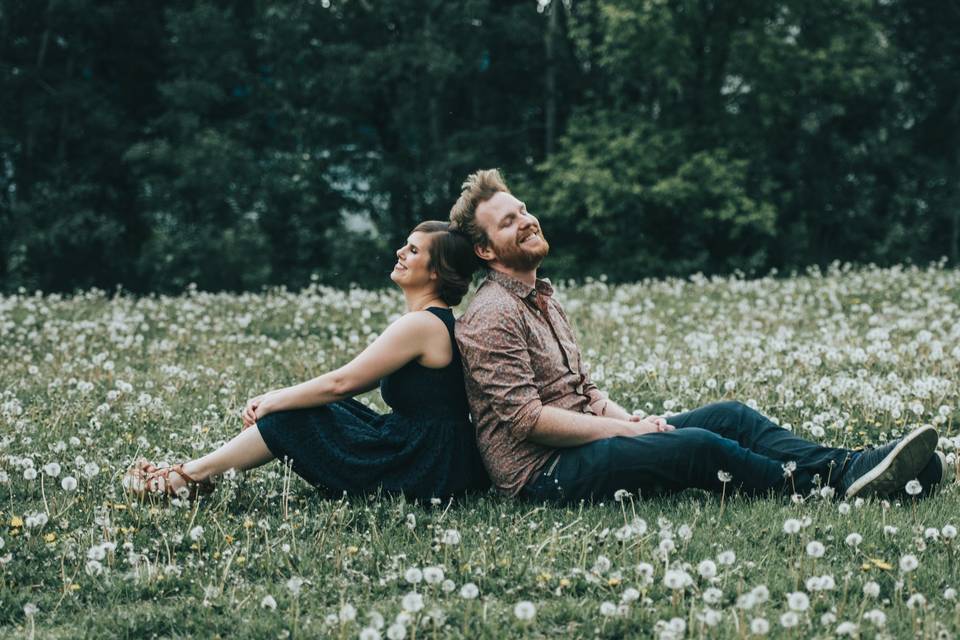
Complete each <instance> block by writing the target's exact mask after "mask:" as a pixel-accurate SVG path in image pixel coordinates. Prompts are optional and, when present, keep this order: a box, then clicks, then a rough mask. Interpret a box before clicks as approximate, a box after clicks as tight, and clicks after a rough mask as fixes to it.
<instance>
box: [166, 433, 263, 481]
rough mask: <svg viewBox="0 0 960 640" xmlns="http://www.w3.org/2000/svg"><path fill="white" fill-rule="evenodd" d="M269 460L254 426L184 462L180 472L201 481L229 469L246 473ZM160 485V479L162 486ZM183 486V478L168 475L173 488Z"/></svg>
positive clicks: (174, 473) (261, 438) (172, 473)
mask: <svg viewBox="0 0 960 640" xmlns="http://www.w3.org/2000/svg"><path fill="white" fill-rule="evenodd" d="M271 460H273V454H272V453H270V449H268V448H267V445H266V443H265V442H264V441H263V436H261V435H260V430H259V429H257V425H253V426H252V427H248V428H247V429H244V430H243V431H241V432H240V433H239V434H237V435H236V436H235V437H234V438H233V439H232V440H230V442H228V443H226V444H225V445H223V446H222V447H220V448H219V449H217V450H216V451H212V452H210V453H208V454H207V455H205V456H203V457H202V458H197V459H196V460H191V461H190V462H187V463H184V465H183V470H184V471H185V472H186V473H187V475H189V476H190V477H191V478H193V479H194V480H197V481H203V480H206V479H208V478H212V477H214V476H219V475H220V474H222V473H223V472H224V471H227V470H228V469H236V470H237V471H246V470H247V469H253V468H254V467H259V466H260V465H263V464H266V463H267V462H270V461H271ZM162 482H163V481H162V480H160V483H161V485H162ZM184 484H185V483H184V480H183V478H181V477H180V475H179V474H178V473H176V472H175V471H174V472H171V473H170V485H171V486H172V487H173V488H174V489H179V488H180V487H182V486H183V485H184Z"/></svg>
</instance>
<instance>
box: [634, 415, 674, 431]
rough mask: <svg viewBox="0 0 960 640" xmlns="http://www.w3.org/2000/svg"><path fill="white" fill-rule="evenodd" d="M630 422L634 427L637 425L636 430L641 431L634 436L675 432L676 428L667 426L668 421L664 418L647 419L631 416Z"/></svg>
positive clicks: (653, 417)
mask: <svg viewBox="0 0 960 640" xmlns="http://www.w3.org/2000/svg"><path fill="white" fill-rule="evenodd" d="M628 422H629V423H630V424H632V425H636V428H637V429H638V430H639V431H638V433H636V434H632V435H643V434H646V433H666V432H668V431H673V430H674V426H673V425H672V424H667V419H666V418H664V417H663V416H647V417H646V418H641V417H640V416H630V419H629V420H628Z"/></svg>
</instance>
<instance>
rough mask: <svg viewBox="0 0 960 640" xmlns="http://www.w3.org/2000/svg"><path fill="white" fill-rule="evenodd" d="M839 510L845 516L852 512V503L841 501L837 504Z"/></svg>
mask: <svg viewBox="0 0 960 640" xmlns="http://www.w3.org/2000/svg"><path fill="white" fill-rule="evenodd" d="M837 511H838V512H840V515H842V516H845V515H847V514H849V513H850V503H849V502H841V503H840V504H838V505H837Z"/></svg>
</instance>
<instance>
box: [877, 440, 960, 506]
mask: <svg viewBox="0 0 960 640" xmlns="http://www.w3.org/2000/svg"><path fill="white" fill-rule="evenodd" d="M952 471H953V469H952V468H951V467H949V466H948V465H947V456H945V455H943V453H942V452H940V451H934V452H933V455H932V456H930V459H929V460H928V461H927V465H926V466H925V467H924V468H923V469H921V470H920V473H919V474H918V475H917V481H918V482H919V483H920V493H918V494H916V495H910V494H909V493H907V489H906V486H903V487H900V489H899V490H898V491H895V492H894V493H893V494H891V496H890V497H891V498H895V499H897V500H900V501H903V502H909V501H911V500H922V499H923V498H928V497H930V496H932V495H933V494H934V493H936V492H937V490H938V489H939V488H940V486H941V485H942V484H943V483H944V482H949V481H950V474H951V473H952Z"/></svg>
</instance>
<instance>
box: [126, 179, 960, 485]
mask: <svg viewBox="0 0 960 640" xmlns="http://www.w3.org/2000/svg"><path fill="white" fill-rule="evenodd" d="M549 249H550V245H549V244H548V242H547V240H546V239H545V237H544V234H543V230H542V229H541V227H540V223H539V221H538V220H537V218H536V217H534V216H533V215H532V214H531V213H530V212H528V211H527V207H526V204H525V203H524V202H523V201H521V200H519V199H518V198H517V197H515V196H514V195H513V194H512V193H511V192H510V190H509V189H508V188H507V185H506V183H505V182H504V181H503V179H502V177H501V175H500V173H499V172H498V171H497V170H495V169H491V170H484V171H478V172H476V173H473V174H471V175H470V176H468V177H467V179H466V181H465V182H464V183H463V187H462V191H461V194H460V197H459V199H458V200H457V201H456V203H455V204H454V205H453V208H452V210H451V212H450V222H449V223H448V222H438V221H428V222H423V223H421V224H419V225H417V227H415V228H414V229H413V231H412V232H411V233H410V236H409V237H408V238H407V242H406V244H404V246H402V247H401V248H400V249H398V250H397V263H396V265H395V266H394V268H393V271H392V272H391V274H390V278H391V280H393V281H394V283H396V284H397V285H398V286H399V287H400V288H401V290H402V291H403V295H404V299H405V301H406V310H407V311H406V313H405V314H404V315H403V316H401V317H400V318H399V319H397V320H396V321H395V322H393V323H392V324H391V325H390V326H389V327H387V328H386V330H384V332H383V333H382V334H381V335H380V336H379V337H378V338H377V339H376V340H375V341H374V342H373V343H372V344H371V345H370V346H368V347H367V348H366V349H364V351H363V352H361V353H360V354H359V355H358V356H357V357H356V358H354V359H353V360H352V361H351V362H350V363H349V364H347V365H345V366H343V367H341V368H339V369H337V370H335V371H331V372H329V373H325V374H323V375H321V376H319V377H317V378H314V379H312V380H308V381H306V382H303V383H300V384H298V385H294V386H290V387H286V388H283V389H277V390H274V391H270V392H268V393H264V394H262V395H260V396H257V397H255V398H252V399H251V400H250V401H248V402H247V405H246V407H245V408H244V410H243V415H242V418H243V429H242V431H241V432H240V434H239V435H237V436H236V437H234V438H233V439H232V440H231V441H230V442H228V443H227V444H225V445H223V446H222V447H220V448H219V449H217V450H216V451H213V452H211V453H209V454H207V455H205V456H203V457H201V458H198V459H195V460H190V461H188V462H184V463H181V464H176V465H173V466H164V467H157V466H155V465H154V464H152V463H150V462H148V461H146V460H141V461H139V462H137V463H136V464H135V465H134V467H132V468H131V469H130V470H129V471H128V473H127V476H126V477H125V485H126V486H127V487H128V488H129V489H130V490H131V491H134V492H136V493H139V494H141V495H142V494H146V493H165V494H169V495H180V496H184V497H188V496H196V495H198V494H201V493H205V492H208V491H210V490H211V489H212V488H213V486H214V485H213V481H212V480H213V478H215V477H216V476H218V475H219V474H222V473H223V472H225V471H227V470H228V469H237V470H245V469H250V468H253V467H257V466H260V465H262V464H264V463H266V462H268V461H270V460H273V459H274V458H277V459H281V460H284V461H286V462H288V463H289V464H291V466H292V468H293V470H294V471H295V472H296V473H297V474H299V475H300V476H302V477H303V478H304V479H305V480H307V481H308V482H309V483H310V484H312V485H314V486H316V487H317V488H318V489H320V490H322V491H324V492H325V493H327V494H328V495H331V496H339V495H342V494H343V493H348V494H360V493H368V492H371V491H376V490H378V489H379V490H385V491H388V492H397V493H404V494H406V495H408V496H410V497H413V498H421V499H427V498H434V497H448V496H455V495H459V494H462V493H465V492H469V491H473V490H479V489H484V488H486V487H488V486H489V484H490V481H491V480H492V482H493V484H494V485H495V486H496V487H497V489H498V490H499V491H500V492H501V493H503V494H505V495H507V496H511V497H522V498H525V499H528V500H533V501H537V502H554V503H569V502H573V501H579V500H594V499H604V498H608V497H612V496H613V495H614V494H615V493H616V492H617V491H619V490H626V491H629V492H632V493H636V494H638V495H640V496H650V495H656V494H662V493H669V492H676V491H681V490H683V489H687V488H699V489H706V490H709V491H715V492H720V491H721V490H723V487H724V485H725V484H726V483H727V482H729V483H730V484H731V485H732V487H733V488H736V489H738V490H739V491H741V492H743V493H745V494H748V495H758V496H759V495H768V494H782V495H789V494H792V493H800V494H806V493H808V492H810V491H811V490H814V489H816V488H817V484H818V483H820V484H821V485H823V486H827V487H830V488H831V489H833V490H834V492H835V494H836V495H838V496H839V497H846V498H850V497H854V496H867V495H877V496H896V495H900V494H901V493H902V492H903V489H904V486H905V485H906V483H907V482H908V481H910V480H912V479H918V480H919V481H920V483H921V486H922V487H923V492H922V494H923V495H929V494H930V493H932V492H933V491H934V490H935V489H936V488H937V486H938V485H939V484H940V482H941V481H942V480H943V478H944V476H945V473H946V463H945V460H944V457H943V455H942V454H941V453H939V452H937V451H936V450H935V449H936V444H937V441H938V436H937V432H936V431H935V430H934V429H933V428H932V427H929V426H926V427H921V428H919V429H916V430H914V431H912V432H910V433H908V434H907V435H905V436H904V437H902V438H900V439H898V440H895V441H893V442H890V443H888V444H886V445H884V446H882V447H878V448H874V449H869V450H860V451H853V450H850V449H841V448H833V447H825V446H821V445H819V444H817V443H814V442H810V441H807V440H804V439H802V438H800V437H798V436H796V435H794V434H793V433H792V432H791V431H788V430H786V429H782V428H780V427H779V426H777V425H776V424H774V423H773V422H772V421H770V420H769V419H768V418H766V417H764V416H763V415H761V414H760V413H758V412H756V411H754V410H752V409H750V408H749V407H747V406H745V405H743V404H740V403H737V402H721V403H716V404H711V405H707V406H704V407H701V408H699V409H695V410H693V411H689V412H686V413H682V414H677V415H673V416H669V417H660V416H653V417H647V418H640V417H637V416H634V415H632V414H630V413H629V412H627V411H626V410H624V409H623V408H622V407H620V406H619V405H617V404H616V403H615V402H614V401H613V400H611V399H610V398H609V397H607V395H606V394H604V393H602V392H601V391H600V390H599V389H597V387H596V386H595V385H594V384H593V382H591V380H590V376H589V373H588V371H587V368H586V366H585V365H584V363H583V361H582V358H581V353H580V348H579V346H578V344H577V340H576V338H575V337H574V334H573V331H572V329H571V327H570V323H569V321H568V320H567V316H566V314H565V313H564V311H563V307H561V305H560V304H559V303H558V302H557V300H556V299H555V298H554V296H553V288H552V287H551V285H550V283H549V281H548V280H545V279H542V278H537V269H538V268H539V266H540V264H541V262H542V261H543V260H544V258H546V256H547V254H548V253H549ZM480 265H482V266H483V268H485V270H486V277H485V279H484V280H483V282H482V283H481V285H480V287H479V289H478V290H477V293H476V296H475V297H474V299H473V301H472V302H471V303H470V305H469V307H468V308H467V310H466V312H465V313H464V315H463V317H462V318H461V319H460V320H458V321H455V320H454V316H453V312H452V311H451V307H453V306H456V305H457V304H458V303H459V302H460V300H461V299H462V298H463V296H464V295H465V294H466V292H467V289H468V287H469V284H470V281H471V278H472V275H473V272H474V270H475V269H476V268H477V267H478V266H480ZM377 385H379V387H380V392H381V394H382V396H383V399H384V401H385V402H386V403H387V404H388V405H389V406H390V408H391V409H392V410H393V411H392V412H391V413H388V414H385V415H380V414H378V413H376V412H375V411H373V410H372V409H370V408H368V407H366V406H365V405H363V404H361V403H359V402H357V401H356V400H353V399H352V397H353V396H355V395H357V394H360V393H363V392H365V391H369V390H371V389H373V388H374V387H376V386H377ZM471 416H472V418H473V420H472V423H471V420H470V417H471ZM728 474H729V475H728ZM904 495H905V494H904Z"/></svg>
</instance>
